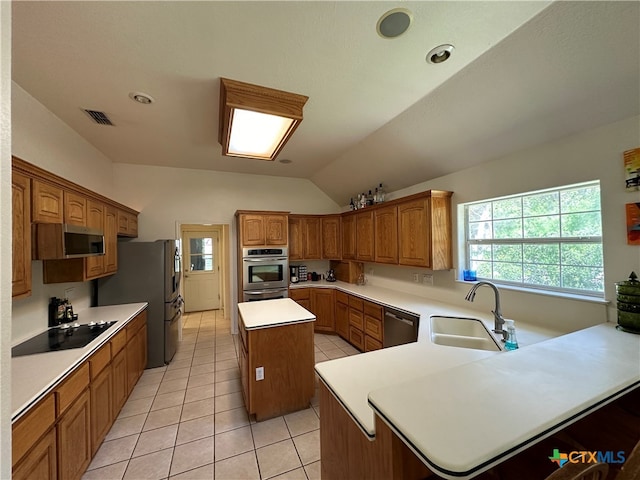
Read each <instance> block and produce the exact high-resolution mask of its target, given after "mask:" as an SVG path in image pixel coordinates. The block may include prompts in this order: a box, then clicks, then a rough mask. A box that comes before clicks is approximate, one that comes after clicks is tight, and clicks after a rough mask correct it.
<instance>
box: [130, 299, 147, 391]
mask: <svg viewBox="0 0 640 480" xmlns="http://www.w3.org/2000/svg"><path fill="white" fill-rule="evenodd" d="M146 323H147V311H146V310H145V311H143V312H141V313H140V314H139V315H138V316H137V317H136V318H135V319H133V320H132V321H131V322H129V324H128V325H127V327H126V330H127V346H126V356H127V396H129V394H130V393H131V391H132V390H133V387H135V385H136V383H137V382H138V379H139V378H140V375H142V372H143V370H144V369H145V367H146V365H147V325H146Z"/></svg>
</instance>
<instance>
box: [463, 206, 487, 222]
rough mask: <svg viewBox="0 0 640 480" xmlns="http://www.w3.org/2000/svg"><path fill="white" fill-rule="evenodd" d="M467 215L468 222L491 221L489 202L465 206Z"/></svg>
mask: <svg viewBox="0 0 640 480" xmlns="http://www.w3.org/2000/svg"><path fill="white" fill-rule="evenodd" d="M467 214H468V215H469V221H470V222H478V221H480V220H491V202H488V203H477V204H475V205H469V206H467Z"/></svg>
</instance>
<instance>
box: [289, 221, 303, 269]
mask: <svg viewBox="0 0 640 480" xmlns="http://www.w3.org/2000/svg"><path fill="white" fill-rule="evenodd" d="M302 239H303V235H302V218H300V217H289V261H291V260H302V259H303V258H304V249H303V240H302Z"/></svg>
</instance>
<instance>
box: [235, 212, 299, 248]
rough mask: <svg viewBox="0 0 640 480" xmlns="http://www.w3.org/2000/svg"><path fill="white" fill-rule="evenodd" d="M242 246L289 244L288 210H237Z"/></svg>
mask: <svg viewBox="0 0 640 480" xmlns="http://www.w3.org/2000/svg"><path fill="white" fill-rule="evenodd" d="M236 216H237V218H238V229H239V239H240V245H241V246H242V247H266V246H285V247H286V246H287V244H288V241H289V238H288V237H289V229H288V220H287V219H288V213H287V212H255V211H237V212H236Z"/></svg>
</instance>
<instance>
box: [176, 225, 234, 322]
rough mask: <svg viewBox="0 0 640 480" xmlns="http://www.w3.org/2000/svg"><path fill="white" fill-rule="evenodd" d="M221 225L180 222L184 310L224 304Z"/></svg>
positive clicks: (217, 307)
mask: <svg viewBox="0 0 640 480" xmlns="http://www.w3.org/2000/svg"><path fill="white" fill-rule="evenodd" d="M222 227H223V226H222V225H193V224H183V225H181V226H180V238H181V240H182V241H181V243H182V259H183V260H182V274H183V288H182V291H183V293H182V294H183V297H184V303H185V312H200V311H204V310H218V309H223V307H224V295H223V288H224V282H223V281H221V279H222V278H223V276H222V272H223V271H224V270H223V267H224V261H223V256H222V241H221V240H222V239H223V238H224V237H223V231H222V230H223V228H222Z"/></svg>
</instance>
